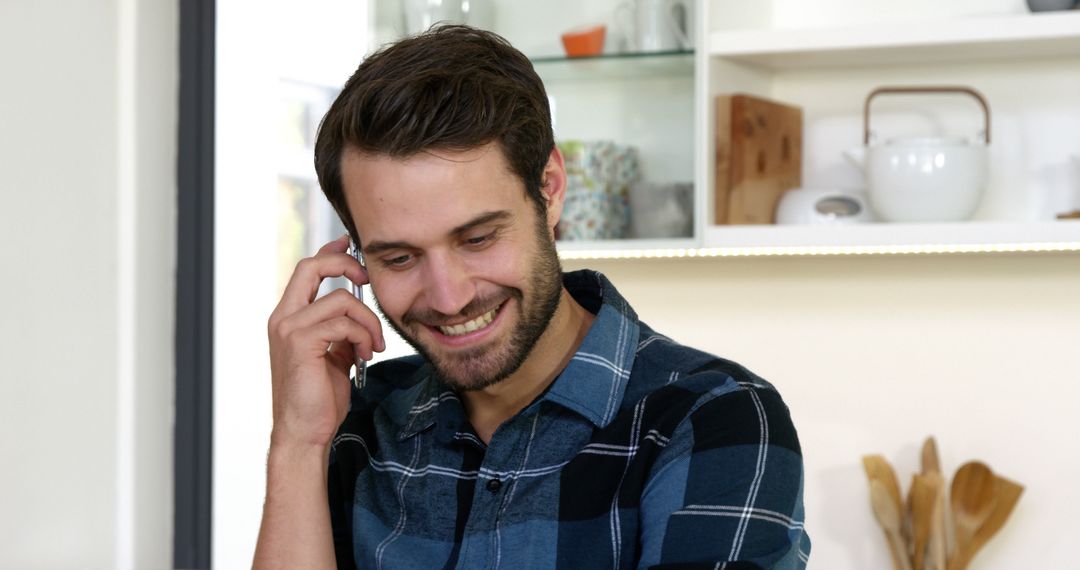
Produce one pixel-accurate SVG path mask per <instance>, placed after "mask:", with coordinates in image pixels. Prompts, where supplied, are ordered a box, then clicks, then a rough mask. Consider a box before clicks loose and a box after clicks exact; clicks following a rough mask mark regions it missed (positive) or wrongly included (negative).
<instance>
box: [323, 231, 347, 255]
mask: <svg viewBox="0 0 1080 570" xmlns="http://www.w3.org/2000/svg"><path fill="white" fill-rule="evenodd" d="M347 251H349V234H345V235H343V236H341V237H339V238H337V239H336V240H334V241H332V242H329V243H327V244H325V245H323V246H322V247H320V248H319V251H318V252H317V253H316V254H315V255H319V254H320V253H345V252H347Z"/></svg>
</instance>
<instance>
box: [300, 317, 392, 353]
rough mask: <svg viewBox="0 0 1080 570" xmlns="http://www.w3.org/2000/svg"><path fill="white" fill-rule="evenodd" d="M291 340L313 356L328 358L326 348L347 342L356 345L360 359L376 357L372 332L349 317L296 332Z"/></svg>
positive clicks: (327, 321) (336, 318) (338, 318)
mask: <svg viewBox="0 0 1080 570" xmlns="http://www.w3.org/2000/svg"><path fill="white" fill-rule="evenodd" d="M290 339H291V340H292V341H293V342H295V343H296V344H295V345H294V346H296V347H298V348H300V349H301V350H304V349H306V350H310V351H311V352H312V353H313V355H317V356H326V354H325V353H326V348H327V347H328V346H331V345H332V344H333V343H342V342H347V343H350V344H352V345H354V346H355V347H356V348H355V350H357V351H358V352H359V354H360V358H363V359H364V360H371V358H372V357H373V356H374V352H373V351H372V347H373V346H374V339H373V338H372V336H371V332H370V331H368V330H367V329H366V328H364V327H363V326H361V325H360V323H358V322H356V321H354V320H353V319H351V318H349V317H334V318H332V319H330V320H326V321H321V322H319V323H318V324H316V325H314V326H311V327H308V328H305V329H300V330H297V331H294V332H292V333H291V334H290Z"/></svg>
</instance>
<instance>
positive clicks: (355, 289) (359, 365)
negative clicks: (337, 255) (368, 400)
mask: <svg viewBox="0 0 1080 570" xmlns="http://www.w3.org/2000/svg"><path fill="white" fill-rule="evenodd" d="M349 255H351V256H353V259H355V260H356V261H357V262H358V263H359V264H360V265H363V264H364V260H363V258H362V257H361V256H360V248H359V247H356V242H354V241H353V240H352V239H350V240H349ZM349 292H350V293H352V296H353V297H356V299H357V300H359V301H360V302H361V303H362V302H364V290H363V288H362V287H361V286H360V285H357V284H356V283H353V282H352V281H349ZM353 352H354V353H355V354H356V375H355V376H353V385H354V386H356V389H357V390H359V389H361V388H363V387H364V382H365V381H366V380H367V362H365V361H364V359H363V358H360V353H359V352H357V351H356V348H355V347H354V348H353Z"/></svg>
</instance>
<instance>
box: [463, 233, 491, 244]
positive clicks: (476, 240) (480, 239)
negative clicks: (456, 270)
mask: <svg viewBox="0 0 1080 570" xmlns="http://www.w3.org/2000/svg"><path fill="white" fill-rule="evenodd" d="M493 239H495V232H489V233H486V234H484V235H482V236H476V237H471V238H467V239H466V240H465V243H466V244H467V245H471V246H478V245H484V244H486V243H487V242H489V241H491V240H493Z"/></svg>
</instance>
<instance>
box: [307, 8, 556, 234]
mask: <svg viewBox="0 0 1080 570" xmlns="http://www.w3.org/2000/svg"><path fill="white" fill-rule="evenodd" d="M490 142H496V143H497V144H498V147H499V148H500V149H501V150H502V152H503V156H504V157H505V158H506V160H507V162H508V163H509V165H510V168H511V169H512V170H513V171H514V173H515V174H516V175H517V176H518V177H519V178H520V179H521V180H522V182H523V183H524V185H525V192H526V194H527V195H528V197H529V198H531V199H532V200H533V201H534V203H535V205H536V206H537V208H538V211H539V212H541V213H543V212H544V208H545V204H546V201H545V200H544V196H543V194H542V193H541V191H540V189H541V186H542V184H543V182H542V178H543V173H544V166H545V165H546V164H547V160H548V157H549V155H550V154H551V151H552V149H553V148H554V146H555V138H554V133H553V132H552V128H551V110H550V108H549V107H548V100H547V94H546V92H545V91H544V84H543V83H542V82H541V81H540V77H539V76H537V74H536V72H535V71H534V70H533V67H532V63H531V62H530V61H529V59H528V58H527V57H525V55H524V54H522V53H521V52H520V51H518V50H517V49H515V48H514V47H513V46H511V45H510V43H509V42H507V41H506V40H505V39H503V38H502V37H501V36H499V35H497V34H494V33H491V32H487V31H484V30H478V29H476V28H471V27H468V26H458V25H445V26H439V27H436V28H432V29H431V30H429V31H427V32H425V33H423V34H420V35H418V36H414V37H409V38H405V39H403V40H400V41H398V42H396V43H393V44H390V45H389V46H386V47H384V48H382V49H381V50H379V51H378V52H376V53H374V54H372V55H371V56H369V57H368V58H367V59H365V60H364V62H363V63H361V64H360V67H359V68H357V70H356V72H355V73H353V75H352V77H350V78H349V80H348V82H346V83H345V87H344V88H343V89H342V91H341V94H340V95H338V97H337V99H335V100H334V103H333V104H332V105H330V110H329V111H327V113H326V116H325V117H323V120H322V124H321V125H319V133H318V136H317V137H316V140H315V170H316V172H317V173H318V176H319V184H320V185H321V186H322V189H323V192H324V193H325V194H326V197H327V199H329V200H330V203H331V204H332V205H333V206H334V209H335V210H336V211H337V213H338V216H340V217H341V221H342V222H343V223H344V224H345V227H346V228H347V229H348V230H349V233H350V235H352V237H353V239H358V238H359V236H358V234H357V233H356V228H354V227H353V224H352V216H351V215H350V214H349V208H348V206H347V205H346V203H345V193H344V190H343V188H342V181H341V155H342V152H343V151H344V150H345V149H346V148H349V147H353V148H355V149H357V150H360V151H362V152H370V153H373V154H382V155H387V156H392V157H396V158H408V157H410V156H413V155H415V154H416V153H418V152H421V151H425V150H451V151H462V150H469V149H472V148H476V147H478V146H481V145H484V144H487V143H490Z"/></svg>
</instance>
